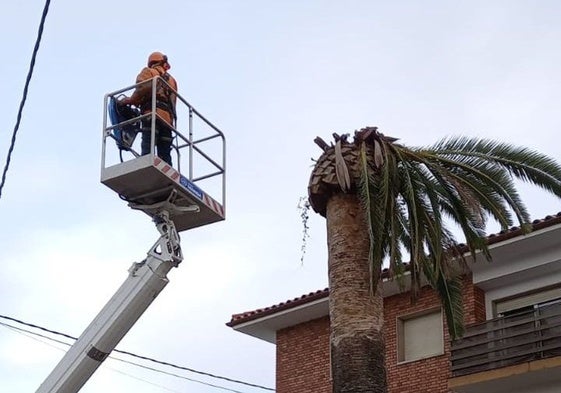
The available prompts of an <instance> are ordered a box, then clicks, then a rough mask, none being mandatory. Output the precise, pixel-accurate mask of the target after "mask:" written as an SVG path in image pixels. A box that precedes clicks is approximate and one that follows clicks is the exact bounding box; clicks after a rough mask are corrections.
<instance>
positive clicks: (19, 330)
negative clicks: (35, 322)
mask: <svg viewBox="0 0 561 393" xmlns="http://www.w3.org/2000/svg"><path fill="white" fill-rule="evenodd" d="M0 326H4V327H6V328H8V329H11V330H13V331H15V332H16V333H18V334H21V335H23V336H25V337H28V338H30V339H32V340H36V341H38V342H40V343H42V344H45V345H48V346H50V347H52V348H55V349H57V350H59V351H63V352H66V350H65V349H63V348H60V347H57V346H55V345H53V344H49V343H48V342H46V341H44V340H41V338H42V339H46V340H49V341H52V342H55V343H58V344H63V345H65V346H67V347H70V346H72V344H69V343H67V342H65V341H61V340H57V339H56V338H52V337H49V336H46V335H44V334H41V333H37V332H33V331H31V330H28V329H23V328H20V327H17V326H13V325H10V324H9V323H5V322H0ZM33 336H37V337H40V338H36V337H33ZM109 358H110V359H112V360H115V361H118V362H121V363H126V364H130V365H132V366H135V367H139V368H143V369H145V370H149V371H153V372H156V373H159V374H164V375H169V376H172V377H175V378H179V379H184V380H186V381H189V382H194V383H198V384H201V385H205V386H209V387H213V388H216V389H221V390H225V391H228V392H232V393H244V392H242V391H239V390H235V389H231V388H227V387H224V386H220V385H215V384H212V383H208V382H204V381H200V380H198V379H193V378H188V377H185V376H183V375H179V374H174V373H170V372H168V371H164V370H160V369H157V368H154V367H148V366H145V365H143V364H140V363H135V362H131V361H129V360H125V359H121V358H118V357H115V356H112V355H109ZM104 366H105V367H107V368H108V369H110V370H112V371H115V372H118V373H120V374H123V375H126V376H127V377H130V378H133V379H137V380H139V381H142V382H145V383H148V384H150V385H154V386H157V387H160V388H162V389H165V390H168V391H170V392H176V391H175V390H171V389H169V388H167V387H165V386H162V385H158V384H156V383H153V382H150V381H147V380H145V379H142V378H139V377H136V376H134V375H132V374H128V373H126V372H124V371H122V370H118V369H116V368H113V367H109V366H107V364H105V363H104Z"/></svg>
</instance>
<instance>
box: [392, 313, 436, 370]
mask: <svg viewBox="0 0 561 393" xmlns="http://www.w3.org/2000/svg"><path fill="white" fill-rule="evenodd" d="M431 314H439V315H440V323H439V326H440V333H441V346H440V349H439V350H438V351H437V352H434V353H430V354H425V355H421V356H419V357H415V358H411V359H405V326H404V325H405V322H406V321H408V320H412V319H416V318H421V317H423V316H427V315H431ZM443 318H444V315H443V312H442V307H440V306H437V307H432V308H428V309H426V310H422V311H417V312H413V313H409V314H402V315H398V316H397V317H396V358H397V364H398V365H402V364H407V363H411V362H417V361H419V360H423V359H429V358H433V357H437V356H442V355H444V354H445V353H446V350H445V343H444V319H443Z"/></svg>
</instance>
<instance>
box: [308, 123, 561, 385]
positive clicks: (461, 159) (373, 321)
mask: <svg viewBox="0 0 561 393" xmlns="http://www.w3.org/2000/svg"><path fill="white" fill-rule="evenodd" d="M334 137H335V142H336V143H335V145H334V146H333V145H328V144H327V143H325V142H324V141H323V140H322V139H321V138H316V140H315V142H316V143H317V144H318V145H319V146H320V147H321V148H322V149H323V151H324V152H323V154H322V156H321V157H320V158H319V159H318V161H317V162H316V165H315V167H314V169H313V171H312V174H311V177H310V183H309V187H308V192H309V201H310V205H311V207H312V208H313V210H314V211H316V212H317V213H319V214H321V215H322V216H324V217H326V219H327V242H328V264H329V289H330V297H329V313H330V320H331V355H332V359H331V360H332V366H331V367H332V377H333V392H335V393H341V392H353V393H355V392H369V393H382V392H386V391H387V387H386V376H385V363H384V348H385V347H384V340H383V336H382V328H383V319H384V316H383V300H382V297H381V294H380V292H379V288H378V285H377V284H378V281H379V280H380V276H381V271H382V265H383V263H387V264H388V267H389V274H390V276H391V277H392V278H395V279H397V280H398V282H400V283H402V284H404V281H403V280H404V277H406V276H405V275H404V273H405V270H406V269H405V266H406V265H405V264H404V262H403V257H404V256H406V257H408V258H409V265H408V266H407V272H408V275H407V277H408V284H409V289H410V292H411V296H412V298H413V299H415V297H416V296H417V294H418V291H419V289H420V286H421V280H422V279H423V278H424V279H426V280H427V282H428V283H430V285H431V286H432V287H433V288H434V289H435V290H436V291H437V293H438V294H439V295H440V298H441V302H442V307H443V310H444V313H445V315H446V319H447V324H448V328H449V331H450V335H451V337H452V338H456V337H460V336H461V335H462V333H463V314H462V304H461V283H460V279H459V277H458V273H459V272H460V270H459V268H462V267H465V263H466V261H465V259H464V254H465V252H466V251H469V253H470V255H471V256H472V257H473V258H475V256H476V253H481V254H483V255H484V256H485V257H486V258H487V259H490V253H489V250H488V249H487V244H486V241H485V237H486V234H485V226H486V222H487V220H488V219H489V218H491V219H493V220H496V221H497V222H498V223H499V224H500V225H501V227H502V228H503V229H507V228H508V227H510V226H512V225H513V221H514V220H513V218H514V217H515V218H516V221H518V223H519V225H520V226H521V228H522V229H523V230H526V231H530V230H531V225H530V215H529V214H528V211H527V210H526V207H525V206H524V203H523V201H522V199H521V198H520V195H519V194H518V192H517V190H516V187H515V185H514V182H513V179H514V178H516V179H520V180H522V181H526V182H529V183H532V184H534V185H537V186H538V187H541V188H543V189H545V190H546V191H548V192H550V193H553V194H554V195H556V196H558V197H561V166H560V165H558V164H557V163H556V162H555V161H554V160H553V159H551V158H549V157H547V156H545V155H543V154H540V153H537V152H535V151H532V150H530V149H527V148H524V147H515V146H512V145H509V144H506V143H499V142H494V141H490V140H484V139H474V138H467V137H457V138H447V139H444V140H442V141H440V142H438V143H436V144H435V145H433V146H431V147H427V148H416V147H407V146H405V145H403V144H400V143H397V139H396V138H392V137H388V136H385V135H383V134H382V133H380V132H378V130H377V128H376V127H368V128H364V129H362V130H360V131H357V132H355V135H354V140H353V141H352V142H350V141H348V140H347V137H348V135H344V136H341V137H340V136H338V135H337V134H334ZM445 220H446V221H445ZM450 223H454V224H457V225H458V226H459V228H460V229H461V230H462V232H463V234H464V236H465V245H462V244H460V243H459V242H458V241H457V240H456V239H455V237H454V235H453V233H452V231H451V230H450Z"/></svg>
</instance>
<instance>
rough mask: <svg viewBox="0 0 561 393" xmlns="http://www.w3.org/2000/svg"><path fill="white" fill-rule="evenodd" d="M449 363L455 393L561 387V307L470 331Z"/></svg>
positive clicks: (545, 307) (499, 320) (550, 306)
mask: <svg viewBox="0 0 561 393" xmlns="http://www.w3.org/2000/svg"><path fill="white" fill-rule="evenodd" d="M450 360H451V371H452V378H451V379H450V380H449V387H450V388H451V389H452V390H453V391H455V392H466V393H468V392H482V391H485V392H487V391H489V392H491V391H492V392H499V391H510V392H512V391H513V389H514V390H516V389H520V388H522V389H523V385H524V384H526V385H528V387H529V386H534V385H535V384H548V383H553V382H554V381H556V382H555V383H559V382H560V381H561V302H554V303H550V304H547V305H541V306H534V307H530V310H528V311H525V312H519V313H515V314H512V315H508V316H504V317H500V318H496V319H492V320H489V321H486V322H484V323H481V324H477V325H473V326H470V327H469V328H468V329H467V331H466V334H465V335H464V337H463V338H461V339H459V340H456V341H453V342H452V346H451V358H450ZM530 384H533V385H530ZM557 386H558V385H557ZM520 391H525V390H520Z"/></svg>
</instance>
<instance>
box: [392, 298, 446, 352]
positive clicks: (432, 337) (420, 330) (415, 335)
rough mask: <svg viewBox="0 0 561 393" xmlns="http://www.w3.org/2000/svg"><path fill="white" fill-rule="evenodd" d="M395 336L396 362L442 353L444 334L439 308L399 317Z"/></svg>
mask: <svg viewBox="0 0 561 393" xmlns="http://www.w3.org/2000/svg"><path fill="white" fill-rule="evenodd" d="M397 338H398V340H397V361H398V362H408V361H412V360H418V359H423V358H427V357H431V356H437V355H442V354H443V353H444V335H443V331H442V312H441V310H440V309H437V310H432V311H429V312H425V313H423V314H413V315H409V316H404V317H399V318H398V320H397Z"/></svg>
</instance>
